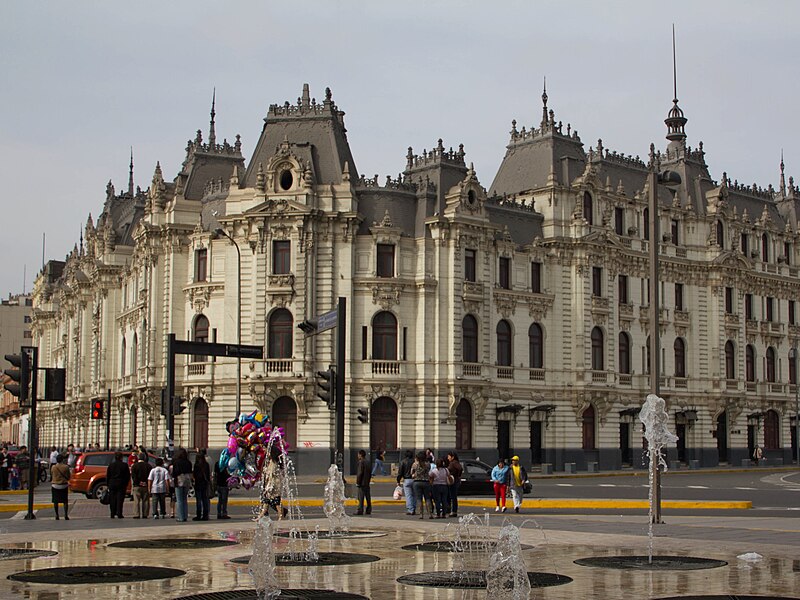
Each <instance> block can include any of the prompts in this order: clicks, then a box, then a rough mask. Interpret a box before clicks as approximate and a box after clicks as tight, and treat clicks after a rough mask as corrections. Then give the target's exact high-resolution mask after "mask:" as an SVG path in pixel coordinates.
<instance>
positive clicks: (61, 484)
mask: <svg viewBox="0 0 800 600" xmlns="http://www.w3.org/2000/svg"><path fill="white" fill-rule="evenodd" d="M66 461H67V457H66V456H64V455H63V454H59V455H58V456H57V457H56V464H54V465H53V467H52V468H51V469H50V493H51V495H52V502H53V511H54V512H55V513H56V521H58V505H59V504H63V505H64V519H66V520H67V521H69V512H68V509H67V505H68V503H69V477H70V470H69V467H68V466H67V464H66Z"/></svg>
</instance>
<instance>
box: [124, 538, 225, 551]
mask: <svg viewBox="0 0 800 600" xmlns="http://www.w3.org/2000/svg"><path fill="white" fill-rule="evenodd" d="M238 543H239V542H233V541H231V540H215V539H203V538H197V539H195V538H157V539H152V540H126V541H124V542H113V543H111V544H109V546H112V547H114V548H145V549H147V550H199V549H202V548H219V547H221V546H235V545H237V544H238Z"/></svg>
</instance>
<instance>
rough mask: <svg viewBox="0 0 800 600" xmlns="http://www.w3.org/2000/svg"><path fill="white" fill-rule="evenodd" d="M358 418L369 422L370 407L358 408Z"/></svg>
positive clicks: (363, 421)
mask: <svg viewBox="0 0 800 600" xmlns="http://www.w3.org/2000/svg"><path fill="white" fill-rule="evenodd" d="M357 412H358V420H359V421H361V422H362V423H364V424H366V423H369V409H368V408H359V409H358V411H357Z"/></svg>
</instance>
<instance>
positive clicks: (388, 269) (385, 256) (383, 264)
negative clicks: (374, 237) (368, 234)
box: [376, 244, 394, 277]
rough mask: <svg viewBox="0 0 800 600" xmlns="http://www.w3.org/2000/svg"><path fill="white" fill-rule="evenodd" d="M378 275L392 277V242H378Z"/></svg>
mask: <svg viewBox="0 0 800 600" xmlns="http://www.w3.org/2000/svg"><path fill="white" fill-rule="evenodd" d="M376 274H377V276H378V277H394V244H378V263H377V269H376Z"/></svg>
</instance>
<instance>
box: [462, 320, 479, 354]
mask: <svg viewBox="0 0 800 600" xmlns="http://www.w3.org/2000/svg"><path fill="white" fill-rule="evenodd" d="M461 336H462V346H463V347H462V349H461V360H463V361H464V362H466V363H476V362H478V321H476V320H475V317H473V316H472V315H467V316H466V317H464V320H463V321H461Z"/></svg>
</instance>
